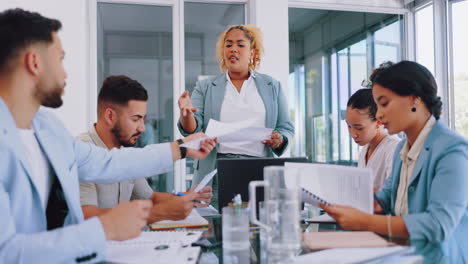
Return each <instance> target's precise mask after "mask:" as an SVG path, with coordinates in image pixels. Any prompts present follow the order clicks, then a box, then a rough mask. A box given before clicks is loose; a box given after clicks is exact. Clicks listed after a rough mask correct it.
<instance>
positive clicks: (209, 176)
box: [195, 169, 218, 192]
mask: <svg viewBox="0 0 468 264" xmlns="http://www.w3.org/2000/svg"><path fill="white" fill-rule="evenodd" d="M216 173H218V170H217V169H214V170H213V171H212V172H210V173H208V174H207V175H205V177H203V180H201V182H200V183H199V184H198V186H197V188H195V192H199V191H201V189H203V187H205V186H206V185H207V184H208V182H210V181H211V179H213V177H214V176H215V175H216Z"/></svg>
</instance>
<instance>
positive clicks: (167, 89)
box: [0, 0, 468, 191]
mask: <svg viewBox="0 0 468 264" xmlns="http://www.w3.org/2000/svg"><path fill="white" fill-rule="evenodd" d="M13 7H22V8H25V9H28V10H31V11H38V12H40V13H42V14H43V15H45V16H49V17H54V18H57V19H60V20H61V21H62V23H63V25H64V27H63V30H62V31H61V32H60V36H61V39H62V41H63V45H64V48H65V51H66V58H65V62H64V63H65V68H66V70H67V72H68V75H69V77H68V79H67V87H66V88H65V97H64V100H65V101H66V103H65V105H64V107H62V108H60V109H58V110H54V111H55V112H56V113H57V115H58V116H59V117H60V118H61V119H62V121H63V122H64V123H65V125H66V127H67V128H68V129H69V130H70V132H71V133H72V134H73V135H78V134H79V133H82V132H84V131H86V130H87V128H89V126H90V125H91V124H92V123H93V122H95V120H96V112H95V109H96V100H97V94H98V89H99V87H100V86H101V83H102V80H103V79H104V78H105V77H106V76H108V75H112V74H125V75H128V76H129V77H131V78H133V79H137V80H138V81H139V82H141V83H142V84H143V85H144V86H145V88H146V89H147V90H148V93H149V100H148V116H147V123H146V124H147V126H151V128H152V129H147V131H148V135H146V136H148V137H149V140H148V142H155V143H158V142H167V141H171V140H174V139H176V138H179V137H180V135H179V132H178V130H177V129H176V123H177V120H178V113H179V111H178V107H177V99H178V97H179V95H180V94H181V93H182V92H183V91H184V90H185V89H187V90H189V91H191V90H192V89H193V87H194V86H195V82H196V81H197V80H200V79H203V78H206V77H208V76H212V75H215V74H217V73H218V72H219V70H218V65H217V61H216V55H215V50H216V49H215V47H214V45H215V43H216V37H217V36H218V35H219V33H220V32H221V31H222V30H224V29H225V28H226V27H227V26H228V25H232V24H254V25H256V26H258V27H260V29H261V30H262V31H263V33H264V44H265V56H264V58H263V60H262V65H261V67H260V69H259V72H262V73H266V74H269V75H271V76H275V78H276V79H278V80H279V81H280V82H281V83H282V86H283V88H284V90H285V93H286V96H287V97H288V101H289V113H290V117H291V120H292V121H293V122H294V125H295V131H296V135H295V138H294V140H293V141H292V142H291V144H290V149H289V150H288V156H293V157H300V156H307V157H309V159H310V161H314V162H323V163H337V164H348V165H355V164H356V163H357V159H358V153H359V149H358V146H357V145H356V144H353V143H352V139H351V137H350V136H349V133H348V131H347V127H346V123H345V120H344V113H345V110H346V102H347V100H348V98H349V96H350V95H351V94H352V93H353V92H354V91H356V90H357V89H359V88H361V82H362V81H363V80H365V79H367V77H368V76H369V74H370V72H371V70H372V69H373V68H374V67H377V66H378V65H379V64H380V63H382V62H384V61H388V60H391V61H394V62H398V61H400V60H403V59H407V60H414V61H417V62H419V63H421V64H423V65H424V66H426V67H428V68H429V69H430V70H431V72H432V73H433V74H434V75H435V76H436V79H437V82H438V85H439V93H440V96H441V97H442V100H443V103H444V104H443V106H444V108H443V114H442V119H443V120H444V122H446V123H447V124H448V125H449V126H450V127H451V128H452V129H455V130H456V131H458V132H459V133H460V134H462V135H464V136H465V137H468V107H466V106H467V105H468V48H467V47H468V36H467V35H466V34H465V33H464V31H463V27H464V26H465V27H466V25H468V16H466V14H468V0H432V1H427V0H426V1H418V0H416V1H413V0H362V1H354V0H340V1H338V0H125V1H122V0H118V1H117V0H68V1H59V0H41V1H34V0H6V1H5V0H3V1H1V2H0V9H1V10H4V9H7V8H13ZM147 139H148V138H147ZM191 163H192V160H190V159H187V160H184V161H179V162H177V163H176V164H175V170H174V172H173V173H170V174H164V175H158V176H154V177H153V179H152V184H153V188H155V189H157V190H159V191H167V190H168V191H171V190H172V189H179V190H183V189H185V188H186V187H187V186H189V185H188V184H189V183H190V179H191V174H192V173H193V172H192V164H191Z"/></svg>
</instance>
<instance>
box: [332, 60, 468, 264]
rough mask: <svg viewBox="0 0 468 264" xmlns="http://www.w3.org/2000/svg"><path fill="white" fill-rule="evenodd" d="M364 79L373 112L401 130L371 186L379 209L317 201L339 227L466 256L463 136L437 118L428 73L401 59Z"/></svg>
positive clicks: (467, 171) (467, 164)
mask: <svg viewBox="0 0 468 264" xmlns="http://www.w3.org/2000/svg"><path fill="white" fill-rule="evenodd" d="M371 82H372V83H373V86H372V93H373V97H374V100H375V102H376V103H377V107H378V110H377V115H376V116H377V118H378V120H380V121H381V122H382V124H383V125H384V126H385V127H386V128H387V129H388V132H389V133H390V134H396V133H399V132H404V133H405V135H406V140H403V141H402V142H400V144H399V145H398V146H397V148H396V150H395V154H394V157H393V166H392V172H391V174H390V177H389V178H388V179H387V181H386V182H385V185H384V188H383V189H382V190H381V191H380V192H379V193H378V194H377V197H378V198H379V200H380V201H379V202H380V203H381V204H382V205H383V207H385V208H381V207H380V206H376V210H375V211H376V213H379V212H381V213H382V212H383V213H384V214H386V215H378V214H374V215H370V214H366V213H364V212H361V211H359V210H357V209H354V208H352V207H348V206H340V205H336V206H334V207H328V206H323V208H324V209H325V210H326V211H327V213H328V214H329V215H331V216H332V217H333V218H335V219H336V220H337V222H338V224H340V225H341V226H342V227H343V228H345V229H351V230H370V231H374V232H377V233H380V234H384V235H388V236H390V237H392V236H397V237H404V238H409V239H411V240H412V241H426V242H427V243H430V244H434V245H435V244H437V245H438V248H439V249H440V250H441V251H442V254H441V255H442V259H441V261H440V262H445V261H448V262H450V263H455V262H453V261H456V263H467V262H468V207H467V204H468V142H467V141H466V139H464V138H463V137H462V136H460V135H458V134H457V133H456V132H454V131H452V130H450V129H449V128H447V127H446V126H445V125H444V124H443V123H442V121H440V120H439V116H440V113H441V107H442V102H441V101H440V97H437V85H436V82H435V80H434V77H433V76H432V74H431V73H430V72H429V71H428V70H427V69H426V68H425V67H424V66H422V65H420V64H417V63H415V62H410V61H402V62H399V63H397V64H394V65H392V64H390V65H387V66H384V67H382V66H381V68H380V69H378V70H377V71H376V72H375V74H373V75H372V76H371ZM442 260H443V261H442ZM437 262H439V261H437Z"/></svg>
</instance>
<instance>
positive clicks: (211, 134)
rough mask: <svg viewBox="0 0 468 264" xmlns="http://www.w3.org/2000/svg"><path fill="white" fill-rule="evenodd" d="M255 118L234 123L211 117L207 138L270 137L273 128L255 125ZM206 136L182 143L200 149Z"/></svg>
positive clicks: (250, 139) (241, 139)
mask: <svg viewBox="0 0 468 264" xmlns="http://www.w3.org/2000/svg"><path fill="white" fill-rule="evenodd" d="M254 123H255V120H253V119H249V120H244V121H240V122H234V123H223V122H220V121H217V120H214V119H210V121H209V122H208V126H207V128H206V132H205V134H206V135H207V137H206V138H215V137H217V138H218V142H219V143H225V142H260V141H263V140H265V139H269V138H270V136H271V133H272V132H273V129H271V128H264V127H255V126H253V124H254ZM206 138H201V139H198V140H193V141H190V142H187V143H184V144H182V145H181V146H183V147H186V148H193V149H200V142H201V141H202V140H205V139H206Z"/></svg>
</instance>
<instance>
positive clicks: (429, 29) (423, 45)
mask: <svg viewBox="0 0 468 264" xmlns="http://www.w3.org/2000/svg"><path fill="white" fill-rule="evenodd" d="M433 13H434V10H433V6H432V4H430V5H427V6H425V7H423V8H422V9H419V10H417V11H416V13H415V31H416V61H417V62H418V63H421V64H422V65H424V66H426V67H427V68H428V69H429V71H431V73H432V74H434V72H435V68H434V18H433Z"/></svg>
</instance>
